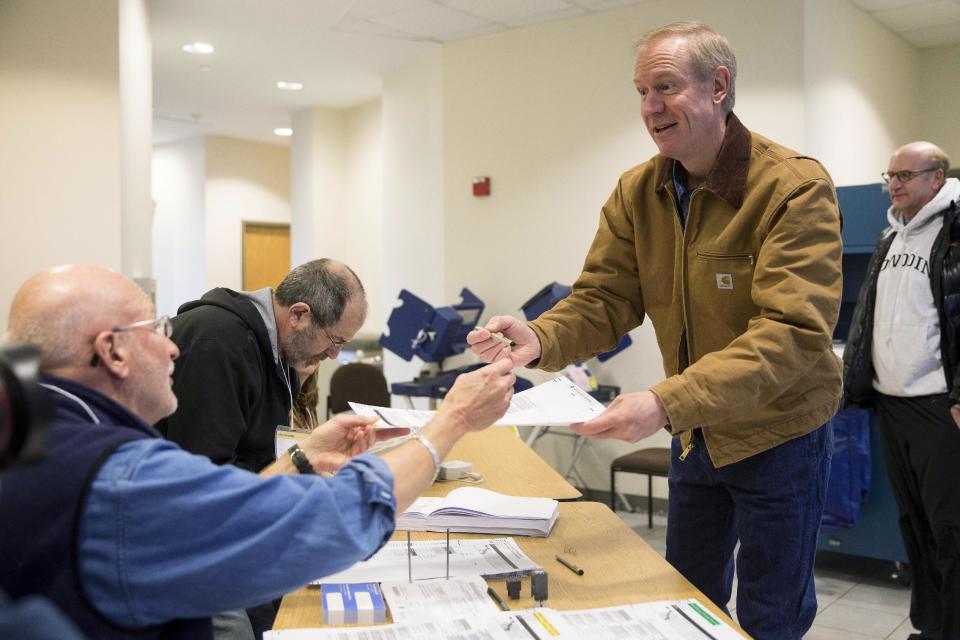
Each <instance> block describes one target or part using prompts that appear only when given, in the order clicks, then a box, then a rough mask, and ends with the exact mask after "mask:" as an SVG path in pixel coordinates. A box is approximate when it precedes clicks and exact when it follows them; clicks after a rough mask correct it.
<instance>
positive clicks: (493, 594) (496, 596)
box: [487, 587, 510, 611]
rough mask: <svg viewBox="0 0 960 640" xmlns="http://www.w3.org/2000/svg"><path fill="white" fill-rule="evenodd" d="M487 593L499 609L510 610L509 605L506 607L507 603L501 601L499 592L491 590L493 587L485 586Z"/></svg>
mask: <svg viewBox="0 0 960 640" xmlns="http://www.w3.org/2000/svg"><path fill="white" fill-rule="evenodd" d="M487 593H488V594H490V597H491V598H493V601H494V602H496V603H497V606H498V607H500V610H501V611H510V607H508V606H507V603H506V602H504V601H503V598H501V597H500V594H499V593H497V592H496V591H494V590H493V587H487Z"/></svg>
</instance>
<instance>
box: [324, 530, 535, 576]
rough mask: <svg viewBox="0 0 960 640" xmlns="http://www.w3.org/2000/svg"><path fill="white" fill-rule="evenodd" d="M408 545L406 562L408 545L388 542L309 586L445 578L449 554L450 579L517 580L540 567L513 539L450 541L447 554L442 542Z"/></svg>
mask: <svg viewBox="0 0 960 640" xmlns="http://www.w3.org/2000/svg"><path fill="white" fill-rule="evenodd" d="M410 546H411V549H412V553H411V554H410V562H409V563H408V562H407V543H406V542H403V541H399V542H388V543H387V544H385V545H384V546H383V548H382V549H380V551H378V552H377V553H375V554H374V555H373V556H372V557H371V558H370V559H369V560H364V561H363V562H358V563H356V564H355V565H353V566H352V567H350V568H349V569H346V570H344V571H341V572H340V573H335V574H333V575H329V576H325V577H323V578H320V579H318V580H314V581H313V582H312V583H311V584H329V583H331V582H383V581H387V582H394V581H401V580H408V579H409V577H410V574H411V573H412V576H413V579H414V580H434V579H436V578H444V577H446V575H447V556H448V555H449V558H450V576H451V577H466V576H473V575H481V576H486V577H488V578H507V577H514V576H517V577H519V576H523V575H527V574H529V573H530V572H532V571H533V570H534V569H538V568H539V567H538V566H537V565H536V564H534V562H533V561H532V560H531V559H530V558H528V557H527V556H526V554H524V553H523V551H521V550H520V547H518V546H517V543H516V542H514V540H513V538H473V539H470V540H451V541H450V548H449V552H448V550H447V543H446V541H445V540H416V541H414V542H412V543H411V545H410Z"/></svg>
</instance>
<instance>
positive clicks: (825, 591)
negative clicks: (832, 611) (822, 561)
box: [813, 570, 857, 611]
mask: <svg viewBox="0 0 960 640" xmlns="http://www.w3.org/2000/svg"><path fill="white" fill-rule="evenodd" d="M813 582H814V585H815V587H816V590H817V611H823V610H824V609H826V608H827V607H828V606H830V605H831V604H833V603H834V602H836V601H837V600H838V599H839V598H840V596H842V595H844V594H845V593H847V592H848V591H850V589H853V588H854V587H855V586H857V583H856V582H854V581H852V580H847V579H845V578H831V577H828V576H822V575H820V574H819V573H818V572H817V571H816V570H814V575H813Z"/></svg>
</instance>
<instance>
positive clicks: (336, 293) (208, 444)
mask: <svg viewBox="0 0 960 640" xmlns="http://www.w3.org/2000/svg"><path fill="white" fill-rule="evenodd" d="M366 312H367V302H366V295H365V293H364V290H363V285H362V284H361V283H360V279H359V278H357V276H356V274H355V273H354V272H353V271H351V270H350V268H349V267H347V266H346V265H344V264H341V263H339V262H336V261H333V260H328V259H320V260H313V261H311V262H308V263H306V264H303V265H300V266H299V267H296V268H295V269H293V270H292V271H291V272H290V273H289V274H287V276H286V277H285V278H284V279H283V281H282V282H281V283H280V285H279V286H278V287H277V289H276V291H272V290H271V289H269V288H266V289H260V290H258V291H252V292H243V291H232V290H230V289H225V288H217V289H212V290H211V291H208V292H207V293H205V294H204V295H203V297H201V298H200V299H199V300H195V301H193V302H187V303H186V304H184V305H182V306H181V307H180V309H179V310H178V315H177V316H176V317H175V318H173V340H174V341H175V342H176V343H177V346H178V347H179V348H180V353H181V356H180V360H179V361H178V362H177V367H176V370H175V371H174V375H173V390H174V393H176V395H177V398H179V400H180V406H179V408H178V409H177V411H176V413H174V414H173V415H172V416H170V417H169V418H167V419H166V420H164V421H162V422H161V423H160V424H159V425H157V428H158V429H159V430H160V432H161V433H163V434H164V435H165V436H166V437H167V438H168V439H170V440H173V441H174V442H176V443H177V444H179V445H180V446H181V447H183V448H184V449H186V450H187V451H190V452H191V453H197V454H201V455H205V456H207V457H209V458H210V459H211V460H213V461H214V462H216V463H218V464H226V463H230V464H234V465H236V466H238V467H242V468H244V469H249V470H250V471H253V472H259V471H260V470H261V469H263V468H264V467H266V466H268V465H269V464H271V463H272V462H273V461H274V457H275V456H274V432H275V429H276V428H277V425H286V424H288V422H289V414H290V409H291V407H292V406H293V399H294V398H295V397H296V394H297V390H298V389H299V384H298V382H297V374H296V369H303V368H306V367H307V366H309V365H313V364H316V363H318V362H319V361H321V360H324V359H326V358H328V357H336V355H337V353H339V351H340V347H341V345H343V343H344V342H346V341H348V340H350V339H351V338H353V336H354V334H356V332H357V331H359V329H360V327H361V326H362V325H363V321H364V318H365V317H366Z"/></svg>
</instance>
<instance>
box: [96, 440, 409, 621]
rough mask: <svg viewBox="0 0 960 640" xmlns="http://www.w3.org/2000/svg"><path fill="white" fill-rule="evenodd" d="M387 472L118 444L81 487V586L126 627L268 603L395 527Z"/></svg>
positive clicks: (356, 555)
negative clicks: (223, 461) (303, 471)
mask: <svg viewBox="0 0 960 640" xmlns="http://www.w3.org/2000/svg"><path fill="white" fill-rule="evenodd" d="M395 511H396V498H395V497H394V494H393V475H392V474H391V472H390V470H389V468H388V467H387V466H386V464H385V463H384V462H383V461H382V460H380V459H379V458H377V457H376V456H372V455H369V454H365V455H361V456H358V457H356V458H354V459H353V460H351V461H350V463H348V464H347V465H345V466H344V467H343V468H342V469H341V470H340V472H339V473H337V475H336V476H334V477H333V478H321V477H318V476H294V475H282V476H274V477H271V478H260V477H259V476H257V475H255V474H253V473H250V472H248V471H245V470H243V469H238V468H237V467H233V466H230V465H226V466H217V465H215V464H213V463H211V462H210V460H209V459H207V458H205V457H203V456H195V455H192V454H189V453H186V452H185V451H183V450H181V449H180V448H179V447H177V446H176V445H174V444H173V443H171V442H168V441H166V440H159V439H144V440H136V441H134V442H129V443H126V444H123V445H121V446H120V447H119V448H118V449H117V450H116V451H115V452H114V453H113V454H112V455H111V456H110V457H109V458H108V459H107V460H106V462H105V463H104V464H103V465H102V466H101V468H100V471H99V472H98V474H97V476H96V478H95V479H94V481H93V483H92V484H91V489H90V493H89V496H88V497H87V500H86V503H85V509H84V511H83V515H82V520H81V524H80V526H81V529H80V542H79V552H78V555H79V558H78V561H79V565H80V574H81V576H82V580H83V583H84V585H83V586H84V588H85V590H86V592H87V594H88V595H89V597H90V600H91V601H92V602H94V603H96V606H97V608H98V609H100V610H101V612H103V613H104V614H105V615H106V616H107V617H108V618H109V619H111V620H112V621H115V622H118V623H120V624H123V625H126V626H134V625H136V626H141V625H149V624H155V623H159V622H163V621H166V620H170V619H174V618H190V617H200V616H206V615H210V614H212V613H215V612H218V611H225V610H229V609H238V608H243V607H247V606H252V605H255V604H258V603H262V602H267V601H269V600H271V599H273V598H277V597H279V596H281V595H283V594H284V593H287V592H288V591H291V590H293V589H296V588H299V587H301V586H303V585H304V584H306V583H308V582H309V581H311V580H314V579H316V578H319V577H320V576H324V575H329V574H331V573H335V572H337V571H340V570H342V569H345V568H347V567H349V566H350V565H352V564H354V563H355V562H357V561H359V560H364V559H366V558H368V557H369V556H371V555H372V554H373V553H375V552H376V551H377V549H379V548H380V547H381V546H382V545H383V544H384V543H385V542H386V541H387V540H388V539H389V538H390V536H391V534H392V533H393V530H394V523H395Z"/></svg>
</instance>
